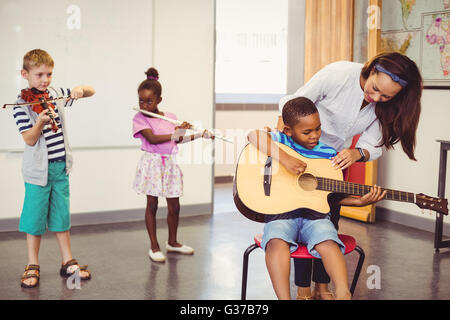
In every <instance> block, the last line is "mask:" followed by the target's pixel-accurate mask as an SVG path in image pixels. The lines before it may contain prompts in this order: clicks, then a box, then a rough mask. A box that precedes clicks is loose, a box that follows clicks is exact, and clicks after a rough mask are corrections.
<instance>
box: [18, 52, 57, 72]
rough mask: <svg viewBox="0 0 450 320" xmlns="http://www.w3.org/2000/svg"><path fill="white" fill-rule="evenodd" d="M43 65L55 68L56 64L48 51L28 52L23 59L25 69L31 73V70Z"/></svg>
mask: <svg viewBox="0 0 450 320" xmlns="http://www.w3.org/2000/svg"><path fill="white" fill-rule="evenodd" d="M41 65H45V66H48V67H53V66H54V65H55V63H54V62H53V59H52V57H51V56H50V55H49V54H48V53H47V51H44V50H41V49H34V50H31V51H29V52H27V53H26V54H25V55H24V57H23V69H24V70H26V71H30V69H31V68H37V67H40V66H41Z"/></svg>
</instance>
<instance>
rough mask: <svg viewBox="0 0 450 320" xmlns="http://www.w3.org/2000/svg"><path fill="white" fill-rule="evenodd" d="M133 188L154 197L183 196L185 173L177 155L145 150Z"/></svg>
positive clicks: (137, 169) (139, 192)
mask: <svg viewBox="0 0 450 320" xmlns="http://www.w3.org/2000/svg"><path fill="white" fill-rule="evenodd" d="M133 189H134V191H136V192H137V193H138V194H145V195H150V196H154V197H165V198H178V197H181V196H182V195H183V173H182V172H181V169H180V167H179V165H178V164H177V161H176V155H175V154H159V153H150V152H144V154H143V155H142V156H141V159H140V160H139V162H138V165H137V168H136V177H135V178H134V182H133Z"/></svg>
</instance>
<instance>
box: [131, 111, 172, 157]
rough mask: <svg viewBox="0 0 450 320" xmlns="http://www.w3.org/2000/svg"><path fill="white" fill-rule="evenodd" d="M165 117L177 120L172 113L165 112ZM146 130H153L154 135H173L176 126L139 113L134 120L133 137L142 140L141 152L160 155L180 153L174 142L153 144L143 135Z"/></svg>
mask: <svg viewBox="0 0 450 320" xmlns="http://www.w3.org/2000/svg"><path fill="white" fill-rule="evenodd" d="M164 116H165V117H167V118H171V119H174V120H176V119H177V117H176V116H175V114H173V113H170V112H164ZM144 129H151V130H152V132H153V134H157V135H160V134H172V133H174V132H175V125H174V124H172V123H170V122H169V121H166V120H162V119H158V118H151V117H148V116H146V115H144V114H143V113H141V112H138V113H137V114H136V115H135V116H134V118H133V137H134V138H137V139H141V142H142V144H141V150H143V151H147V152H151V153H159V154H175V153H177V152H178V146H177V144H176V143H175V142H174V141H167V142H164V143H159V144H151V143H150V142H149V141H148V140H147V139H145V137H144V136H143V135H142V134H141V131H142V130H144Z"/></svg>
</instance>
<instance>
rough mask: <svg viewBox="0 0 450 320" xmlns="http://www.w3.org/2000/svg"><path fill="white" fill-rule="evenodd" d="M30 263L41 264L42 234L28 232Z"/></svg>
mask: <svg viewBox="0 0 450 320" xmlns="http://www.w3.org/2000/svg"><path fill="white" fill-rule="evenodd" d="M27 247H28V264H39V248H40V247H41V236H33V235H32V234H29V233H27Z"/></svg>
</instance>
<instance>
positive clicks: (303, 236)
mask: <svg viewBox="0 0 450 320" xmlns="http://www.w3.org/2000/svg"><path fill="white" fill-rule="evenodd" d="M271 239H281V240H284V241H285V242H287V243H288V244H289V245H290V248H289V249H290V252H291V253H292V252H294V251H295V250H297V248H298V243H302V244H304V245H306V247H307V249H308V252H309V253H310V254H311V255H312V256H313V257H316V258H319V259H320V258H321V257H320V254H319V253H318V252H317V251H316V250H315V248H314V247H315V246H316V245H317V244H319V243H321V242H324V241H326V240H333V241H334V242H336V243H337V244H338V245H339V247H340V249H341V251H342V254H344V253H345V245H344V243H343V242H342V241H341V240H340V239H339V237H338V233H337V230H336V228H335V227H334V225H333V223H332V222H331V221H330V217H329V216H327V217H326V218H323V219H316V220H310V219H306V218H295V219H279V220H274V221H271V222H268V223H266V224H265V225H264V234H263V238H262V241H261V248H263V249H264V250H266V246H267V243H268V242H269V241H270V240H271Z"/></svg>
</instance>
